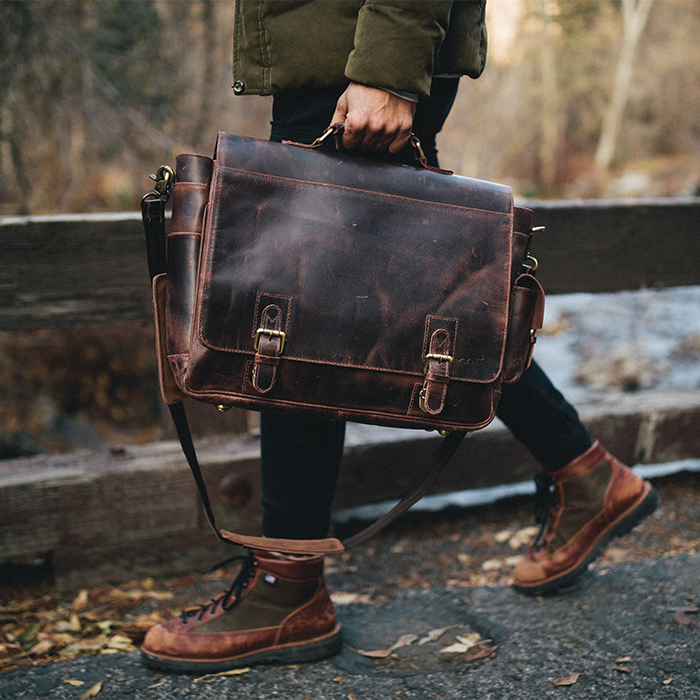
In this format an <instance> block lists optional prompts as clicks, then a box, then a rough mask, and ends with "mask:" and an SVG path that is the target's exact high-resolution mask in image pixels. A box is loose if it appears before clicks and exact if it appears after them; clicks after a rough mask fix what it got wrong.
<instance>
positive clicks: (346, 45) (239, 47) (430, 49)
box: [233, 0, 486, 95]
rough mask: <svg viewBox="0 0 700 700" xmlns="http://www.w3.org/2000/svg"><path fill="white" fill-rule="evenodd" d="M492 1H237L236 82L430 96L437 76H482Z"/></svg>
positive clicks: (248, 89)
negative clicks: (356, 86)
mask: <svg viewBox="0 0 700 700" xmlns="http://www.w3.org/2000/svg"><path fill="white" fill-rule="evenodd" d="M485 5H486V0H366V1H364V2H363V1H362V0H236V9H235V23H234V41H233V81H234V82H233V87H234V92H235V93H236V94H254V95H271V94H274V93H276V92H279V91H280V90H285V89H289V88H299V87H324V86H328V85H338V84H343V83H347V82H348V81H353V82H356V83H362V84H364V85H371V86H373V87H380V88H385V89H389V90H395V91H400V92H407V93H413V94H416V95H428V94H430V83H431V79H432V76H433V75H442V74H448V75H469V76H471V77H472V78H476V77H478V76H479V75H480V74H481V71H482V70H483V69H484V63H485V61H486V28H485V25H484V12H485Z"/></svg>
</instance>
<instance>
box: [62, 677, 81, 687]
mask: <svg viewBox="0 0 700 700" xmlns="http://www.w3.org/2000/svg"><path fill="white" fill-rule="evenodd" d="M63 682H64V683H66V684H67V685H76V686H78V685H85V681H74V680H73V679H68V680H65V681H63Z"/></svg>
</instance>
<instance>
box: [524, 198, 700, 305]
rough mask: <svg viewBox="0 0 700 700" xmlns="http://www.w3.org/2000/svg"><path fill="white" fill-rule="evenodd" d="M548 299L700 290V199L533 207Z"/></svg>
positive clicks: (536, 251) (535, 246)
mask: <svg viewBox="0 0 700 700" xmlns="http://www.w3.org/2000/svg"><path fill="white" fill-rule="evenodd" d="M526 206H529V207H531V208H532V209H534V211H535V225H536V226H545V227H546V229H545V231H544V232H543V233H542V234H540V236H539V237H538V240H536V242H535V243H534V244H533V254H534V255H535V257H536V258H537V259H538V260H539V262H540V269H539V271H538V273H537V274H538V275H539V277H540V281H541V282H542V285H543V286H544V289H545V292H546V293H547V294H570V293H575V292H615V291H620V290H623V289H641V288H647V287H681V286H687V285H696V284H700V248H699V247H698V245H697V241H698V236H700V197H683V198H668V199H636V200H582V201H570V200H564V201H553V202H529V203H527V204H526Z"/></svg>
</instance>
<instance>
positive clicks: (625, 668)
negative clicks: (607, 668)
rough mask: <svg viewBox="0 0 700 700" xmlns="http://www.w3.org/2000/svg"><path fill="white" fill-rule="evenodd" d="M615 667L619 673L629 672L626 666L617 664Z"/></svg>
mask: <svg viewBox="0 0 700 700" xmlns="http://www.w3.org/2000/svg"><path fill="white" fill-rule="evenodd" d="M616 668H617V670H618V671H619V672H620V673H629V672H630V670H629V669H628V668H627V666H617V667H616Z"/></svg>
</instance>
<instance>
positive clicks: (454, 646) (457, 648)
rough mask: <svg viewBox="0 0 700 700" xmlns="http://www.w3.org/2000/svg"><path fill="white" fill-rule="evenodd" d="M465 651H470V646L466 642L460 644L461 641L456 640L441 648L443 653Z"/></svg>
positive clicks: (460, 652)
mask: <svg viewBox="0 0 700 700" xmlns="http://www.w3.org/2000/svg"><path fill="white" fill-rule="evenodd" d="M465 651H469V647H468V646H466V645H465V644H459V642H455V643H454V644H450V646H448V647H445V648H444V649H440V653H441V654H464V652H465Z"/></svg>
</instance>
